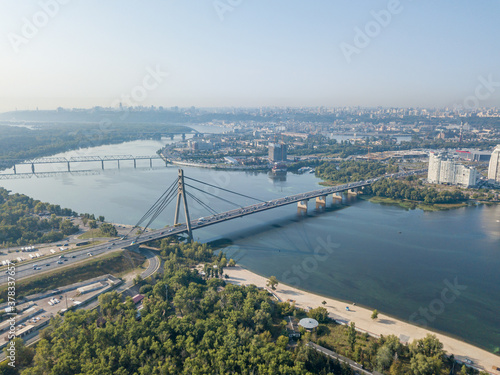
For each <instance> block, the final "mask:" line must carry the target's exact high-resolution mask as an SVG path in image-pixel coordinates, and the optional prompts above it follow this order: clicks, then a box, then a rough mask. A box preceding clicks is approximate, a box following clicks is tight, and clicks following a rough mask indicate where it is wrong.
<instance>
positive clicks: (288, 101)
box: [0, 0, 500, 112]
mask: <svg viewBox="0 0 500 375" xmlns="http://www.w3.org/2000/svg"><path fill="white" fill-rule="evenodd" d="M475 5H476V4H475V3H472V2H471V1H459V2H455V3H453V5H451V4H450V3H439V4H436V3H431V2H418V3H417V2H411V1H405V0H401V1H397V0H389V1H371V2H368V1H363V2H357V3H356V4H349V3H340V2H335V3H329V2H326V1H320V2H317V3H315V4H307V5H305V4H304V3H302V2H299V1H288V2H286V3H285V2H284V1H278V2H275V3H273V4H268V3H264V2H246V1H239V2H236V1H231V2H228V1H226V0H220V1H203V2H199V3H197V4H196V5H194V4H187V3H180V2H167V3H163V2H159V1H156V2H152V3H150V5H149V6H148V7H145V6H144V5H141V4H138V3H134V2H131V1H124V2H120V7H119V8H118V3H117V2H116V1H111V2H109V3H106V4H101V3H98V2H96V1H88V2H82V1H77V0H74V1H67V0H65V1H62V0H42V1H25V2H22V3H9V4H8V5H7V4H6V3H5V2H4V12H2V14H1V15H0V21H1V22H0V25H1V26H0V35H2V37H1V38H0V48H1V49H2V51H3V59H2V60H1V61H0V68H1V69H2V75H1V78H2V79H1V80H0V92H2V95H0V112H5V111H11V110H15V109H18V110H23V109H36V108H39V109H55V108H57V107H59V106H61V107H66V108H74V107H76V108H89V107H94V106H102V107H110V106H111V107H116V106H117V104H118V103H119V102H122V103H123V104H124V105H127V106H137V105H144V106H151V105H154V106H164V107H172V106H180V107H189V106H196V107H206V108H208V107H275V106H276V107H287V106H289V107H319V106H325V107H330V108H331V107H344V106H350V107H356V106H360V107H379V106H381V107H399V108H404V107H424V108H444V107H450V108H454V107H456V108H460V107H462V108H467V107H470V108H479V107H495V106H498V103H499V102H498V100H499V99H500V90H499V88H500V72H499V69H498V64H496V62H497V61H498V60H499V58H500V52H499V51H498V49H496V48H494V46H495V42H496V40H495V36H496V35H498V29H499V26H498V24H497V23H496V22H495V21H496V20H495V15H496V14H498V10H499V8H500V6H499V4H498V3H497V2H493V1H485V2H483V3H482V6H481V7H477V6H475ZM118 11H119V12H118Z"/></svg>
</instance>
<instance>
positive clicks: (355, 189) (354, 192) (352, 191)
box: [347, 188, 358, 195]
mask: <svg viewBox="0 0 500 375" xmlns="http://www.w3.org/2000/svg"><path fill="white" fill-rule="evenodd" d="M347 194H352V195H358V188H354V189H349V190H347Z"/></svg>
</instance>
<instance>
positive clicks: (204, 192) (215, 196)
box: [185, 184, 243, 208]
mask: <svg viewBox="0 0 500 375" xmlns="http://www.w3.org/2000/svg"><path fill="white" fill-rule="evenodd" d="M185 185H186V186H189V187H190V188H193V189H196V190H198V191H201V192H202V193H203V194H207V195H210V196H212V197H214V198H217V199H220V200H221V201H224V202H227V203H230V204H232V205H234V206H237V207H240V208H243V206H241V205H239V204H237V203H234V202H231V201H229V200H227V199H224V198H221V197H218V196H217V195H215V194H212V193H209V192H208V191H205V190H203V189H199V188H197V187H196V186H193V185H188V184H185Z"/></svg>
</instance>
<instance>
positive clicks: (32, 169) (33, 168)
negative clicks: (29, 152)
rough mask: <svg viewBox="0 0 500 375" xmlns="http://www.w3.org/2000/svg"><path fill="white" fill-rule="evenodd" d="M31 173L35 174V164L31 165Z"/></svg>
mask: <svg viewBox="0 0 500 375" xmlns="http://www.w3.org/2000/svg"><path fill="white" fill-rule="evenodd" d="M31 172H32V173H33V174H35V163H31Z"/></svg>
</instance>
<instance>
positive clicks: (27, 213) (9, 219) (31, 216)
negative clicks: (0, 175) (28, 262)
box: [0, 187, 78, 247]
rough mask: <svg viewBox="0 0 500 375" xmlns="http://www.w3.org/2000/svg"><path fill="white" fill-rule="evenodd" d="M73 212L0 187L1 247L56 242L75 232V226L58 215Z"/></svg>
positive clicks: (72, 213)
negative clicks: (11, 192)
mask: <svg viewBox="0 0 500 375" xmlns="http://www.w3.org/2000/svg"><path fill="white" fill-rule="evenodd" d="M38 214H43V215H44V216H41V215H40V216H39V215H38ZM73 215H76V213H75V212H73V211H72V210H70V209H68V208H61V207H60V206H58V205H52V204H49V203H43V202H40V201H38V200H35V199H33V198H30V197H28V196H26V195H23V194H17V193H16V194H10V193H9V191H8V190H6V189H4V188H1V187H0V247H7V246H14V245H20V246H22V245H28V244H36V243H44V242H53V241H59V240H61V239H62V238H63V237H64V236H67V235H69V234H72V233H76V232H78V226H75V225H74V224H73V223H72V222H71V221H70V220H69V219H65V218H62V217H61V216H68V217H69V216H73Z"/></svg>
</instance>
